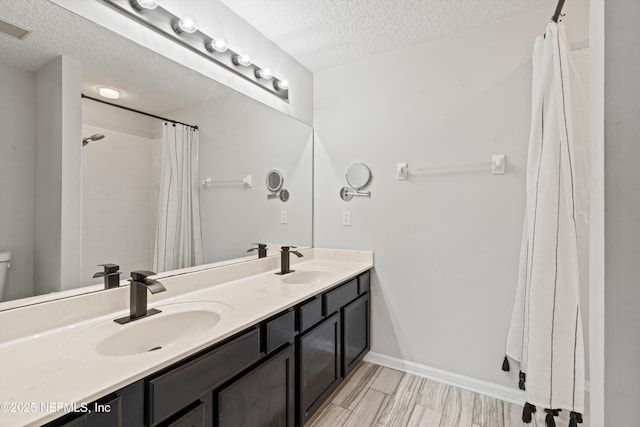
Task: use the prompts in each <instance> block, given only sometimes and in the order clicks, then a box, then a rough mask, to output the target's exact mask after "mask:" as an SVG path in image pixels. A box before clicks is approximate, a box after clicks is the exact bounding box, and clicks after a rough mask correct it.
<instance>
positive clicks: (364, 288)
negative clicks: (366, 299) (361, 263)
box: [358, 271, 371, 295]
mask: <svg viewBox="0 0 640 427" xmlns="http://www.w3.org/2000/svg"><path fill="white" fill-rule="evenodd" d="M370 281H371V272H370V271H366V272H364V273H362V274H361V275H359V276H358V295H362V294H364V293H366V292H369V282H370Z"/></svg>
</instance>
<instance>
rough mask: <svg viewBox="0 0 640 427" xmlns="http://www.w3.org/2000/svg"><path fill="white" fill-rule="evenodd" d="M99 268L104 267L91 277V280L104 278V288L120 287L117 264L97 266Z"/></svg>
mask: <svg viewBox="0 0 640 427" xmlns="http://www.w3.org/2000/svg"><path fill="white" fill-rule="evenodd" d="M98 266H100V267H104V271H98V272H97V273H96V274H94V275H93V278H94V279H95V278H96V277H104V288H105V289H112V288H117V287H118V286H120V273H121V272H120V271H118V270H119V269H120V266H119V265H117V264H98Z"/></svg>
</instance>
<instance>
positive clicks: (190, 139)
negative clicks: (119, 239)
mask: <svg viewBox="0 0 640 427" xmlns="http://www.w3.org/2000/svg"><path fill="white" fill-rule="evenodd" d="M202 263H203V251H202V234H201V231H200V197H199V194H198V130H197V129H194V128H192V127H189V126H185V125H182V124H176V123H166V122H165V123H164V131H163V147H162V171H161V176H160V191H159V196H158V221H157V228H156V244H155V252H154V258H153V268H154V271H156V272H161V271H168V270H175V269H178V268H184V267H191V266H194V265H198V264H202Z"/></svg>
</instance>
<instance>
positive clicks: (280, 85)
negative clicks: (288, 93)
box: [273, 80, 289, 90]
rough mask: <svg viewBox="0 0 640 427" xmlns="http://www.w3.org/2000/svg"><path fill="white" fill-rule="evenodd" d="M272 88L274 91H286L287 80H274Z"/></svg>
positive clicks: (287, 87)
mask: <svg viewBox="0 0 640 427" xmlns="http://www.w3.org/2000/svg"><path fill="white" fill-rule="evenodd" d="M273 87H275V88H276V90H288V89H289V80H274V81H273Z"/></svg>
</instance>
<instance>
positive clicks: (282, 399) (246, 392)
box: [216, 345, 295, 427]
mask: <svg viewBox="0 0 640 427" xmlns="http://www.w3.org/2000/svg"><path fill="white" fill-rule="evenodd" d="M293 348H294V347H293V346H291V345H290V346H288V347H286V348H284V349H283V350H281V351H280V352H278V353H277V354H276V355H275V356H274V357H272V358H271V359H269V360H268V361H266V362H265V363H263V364H261V365H260V366H258V367H257V368H255V369H254V370H252V371H251V372H249V373H248V374H246V375H244V376H242V377H241V378H240V379H239V380H237V381H235V382H234V383H232V384H231V385H229V386H227V387H225V388H224V389H222V390H221V391H220V392H219V393H218V394H217V405H216V406H217V409H218V419H217V426H218V427H238V426H247V427H249V426H252V427H294V426H295V381H294V380H295V357H294V356H295V353H294V351H293Z"/></svg>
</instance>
